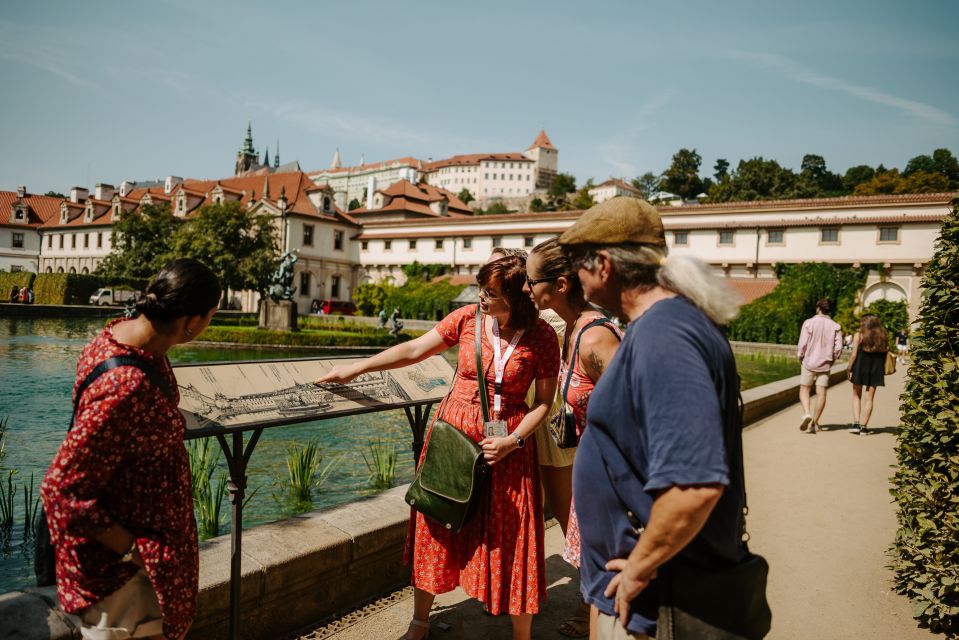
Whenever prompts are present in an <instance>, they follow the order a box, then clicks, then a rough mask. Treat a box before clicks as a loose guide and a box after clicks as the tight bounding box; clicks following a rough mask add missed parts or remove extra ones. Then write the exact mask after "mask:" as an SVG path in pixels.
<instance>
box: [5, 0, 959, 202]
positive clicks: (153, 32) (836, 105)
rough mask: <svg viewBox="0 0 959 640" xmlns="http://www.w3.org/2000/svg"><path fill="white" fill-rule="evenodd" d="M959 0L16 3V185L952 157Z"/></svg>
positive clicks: (12, 39)
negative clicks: (487, 161) (436, 168)
mask: <svg viewBox="0 0 959 640" xmlns="http://www.w3.org/2000/svg"><path fill="white" fill-rule="evenodd" d="M957 23H959V3H955V2H951V1H947V0H938V1H936V2H931V1H926V0H916V1H914V2H911V3H905V2H887V1H886V0H873V1H871V2H860V1H858V0H856V1H846V0H841V1H837V0H831V1H829V2H822V1H819V0H809V1H806V2H802V3H786V2H770V1H768V0H766V1H764V2H758V1H752V0H749V1H747V0H727V1H726V2H715V1H714V0H713V1H710V2H706V1H702V2H701V1H683V0H672V1H667V0H656V1H647V0H634V1H631V2H565V1H553V2H523V1H521V0H512V1H509V2H500V1H498V0H484V2H469V3H467V2H456V1H453V0H446V1H444V2H426V1H424V2H405V3H400V2H392V1H391V2H363V1H361V0H353V1H351V2H305V1H304V2H290V1H284V0H274V1H272V2H269V3H266V2H251V1H248V0H231V1H229V2H226V1H218V0H213V1H197V0H154V1H152V2H130V1H125V2H109V1H102V2H93V1H91V2H75V1H64V2H45V1H42V0H37V1H32V2H16V3H3V5H2V6H0V77H2V78H3V87H4V90H3V92H2V100H0V149H2V153H0V189H4V190H10V189H13V188H14V187H15V186H16V185H17V184H26V185H27V186H28V189H29V190H30V191H31V192H40V193H42V192H44V191H46V190H48V189H54V190H58V191H64V190H66V189H69V188H70V186H72V185H74V184H79V185H85V186H92V185H93V184H94V183H96V182H108V183H112V184H114V185H117V184H119V183H120V182H121V181H122V180H125V179H129V180H144V179H152V178H158V177H162V176H166V175H171V174H173V175H180V176H184V177H196V178H221V177H225V176H228V175H231V174H232V171H233V162H234V157H235V153H236V150H237V148H238V147H239V145H240V144H241V142H242V139H243V137H244V135H245V132H246V124H247V121H248V120H250V121H252V123H253V134H254V141H255V145H256V147H257V148H258V149H259V150H260V151H262V150H263V148H264V147H265V146H266V145H269V147H270V153H271V155H272V153H273V151H274V147H275V144H276V140H277V139H279V142H280V151H281V157H282V160H283V161H289V160H294V159H296V160H299V161H300V164H301V166H302V167H303V168H304V169H305V170H311V169H317V168H322V167H325V166H327V165H328V164H329V162H330V158H331V157H332V155H333V151H334V149H335V148H336V147H339V148H340V152H341V155H342V157H343V161H344V163H349V164H355V163H357V162H358V161H359V159H360V156H361V154H363V155H364V156H365V158H366V160H367V161H374V160H382V159H387V158H393V157H398V156H404V155H412V156H416V157H421V158H430V157H432V158H434V159H438V158H441V157H446V156H448V155H452V154H455V153H476V152H494V151H495V152H501V151H514V150H515V151H519V150H522V149H524V148H526V147H527V146H528V145H529V143H530V142H532V140H533V138H534V137H535V136H536V134H537V132H538V131H539V129H540V127H545V129H546V131H547V133H548V134H549V136H550V137H551V139H552V141H553V143H554V144H555V145H556V146H557V147H558V148H559V149H560V157H559V160H560V170H562V171H569V172H572V173H573V174H574V175H576V176H577V178H578V179H579V180H580V181H583V180H585V179H586V178H589V177H593V178H596V179H597V180H602V179H604V178H606V177H607V176H610V175H616V176H625V177H632V176H635V175H638V174H640V173H643V172H645V171H654V172H657V173H658V172H660V171H662V170H663V169H665V168H666V167H667V166H668V164H669V161H670V158H671V156H672V154H673V153H675V151H676V150H677V149H679V148H680V147H690V148H696V149H697V150H698V151H699V153H700V154H701V155H702V157H703V168H702V169H703V171H702V172H703V174H704V175H709V174H711V173H712V166H713V163H714V162H715V160H716V158H718V157H724V158H727V159H728V160H730V162H731V163H732V164H733V166H735V164H736V162H737V161H738V160H739V159H741V158H750V157H754V156H763V157H766V158H775V159H776V160H778V161H779V162H780V163H782V164H784V165H786V166H791V167H794V168H797V169H798V167H799V163H800V161H801V159H802V156H803V154H805V153H816V154H820V155H822V156H824V157H825V158H826V161H827V163H828V165H829V167H830V168H831V169H833V170H834V171H845V169H846V168H848V167H849V166H852V165H856V164H870V165H876V164H879V163H883V164H885V165H886V166H898V167H900V168H901V167H904V166H905V163H906V161H907V160H908V159H909V158H911V157H913V156H915V155H918V154H921V153H931V152H932V150H933V149H935V148H938V147H947V148H950V149H952V151H953V152H954V153H957V154H959V99H957V98H959V83H957V82H956V79H957V69H959V40H957V38H956V37H955V31H954V30H955V25H956V24H957Z"/></svg>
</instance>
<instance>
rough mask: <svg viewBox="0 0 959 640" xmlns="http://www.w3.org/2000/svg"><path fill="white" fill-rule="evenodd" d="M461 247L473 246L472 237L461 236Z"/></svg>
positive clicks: (469, 247) (468, 247) (470, 247)
mask: <svg viewBox="0 0 959 640" xmlns="http://www.w3.org/2000/svg"><path fill="white" fill-rule="evenodd" d="M463 248H464V249H472V248H473V239H472V238H463Z"/></svg>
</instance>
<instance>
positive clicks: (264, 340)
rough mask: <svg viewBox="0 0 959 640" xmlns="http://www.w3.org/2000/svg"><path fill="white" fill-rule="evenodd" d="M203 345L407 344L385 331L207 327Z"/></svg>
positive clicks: (336, 345)
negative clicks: (210, 343) (212, 343)
mask: <svg viewBox="0 0 959 640" xmlns="http://www.w3.org/2000/svg"><path fill="white" fill-rule="evenodd" d="M200 340H204V341H207V342H232V343H237V344H250V345H285V346H313V347H389V346H392V345H394V344H396V343H397V342H402V341H403V340H409V336H407V335H403V334H400V336H399V338H398V339H397V338H394V337H393V336H391V335H389V334H388V333H387V332H385V331H379V332H377V333H376V334H365V333H353V332H350V331H290V332H287V331H268V330H266V329H247V328H241V327H236V328H228V327H208V328H207V330H206V331H204V332H203V334H202V335H201V336H200Z"/></svg>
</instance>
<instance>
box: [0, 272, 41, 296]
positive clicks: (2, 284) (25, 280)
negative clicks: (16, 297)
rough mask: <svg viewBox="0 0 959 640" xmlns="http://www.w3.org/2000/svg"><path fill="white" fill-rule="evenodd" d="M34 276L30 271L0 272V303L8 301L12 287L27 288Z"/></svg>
mask: <svg viewBox="0 0 959 640" xmlns="http://www.w3.org/2000/svg"><path fill="white" fill-rule="evenodd" d="M36 275H37V274H35V273H33V272H32V271H0V296H2V297H0V302H9V301H10V292H11V291H12V290H13V288H14V287H19V288H23V287H29V286H30V285H31V284H32V283H33V278H34V276H36ZM34 294H36V292H34Z"/></svg>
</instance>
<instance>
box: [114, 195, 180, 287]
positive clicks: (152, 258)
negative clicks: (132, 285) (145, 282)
mask: <svg viewBox="0 0 959 640" xmlns="http://www.w3.org/2000/svg"><path fill="white" fill-rule="evenodd" d="M182 224H183V221H182V220H181V219H180V218H177V217H176V216H174V215H173V214H172V213H170V206H169V205H168V204H166V203H163V204H159V205H155V204H148V205H143V206H141V207H139V208H137V209H136V210H134V211H130V212H127V213H123V214H122V215H121V216H120V219H119V220H118V221H117V222H114V224H113V240H112V247H111V249H110V254H109V255H108V256H107V257H106V259H105V260H104V261H103V262H102V263H101V264H100V266H99V267H97V271H96V273H97V274H98V275H104V276H112V277H127V278H151V277H153V275H154V274H155V273H156V272H157V271H159V270H160V268H161V267H163V265H164V264H166V263H167V262H168V261H169V260H170V258H171V257H172V252H173V238H174V236H175V235H176V232H177V229H178V228H179V227H180V225H182Z"/></svg>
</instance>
